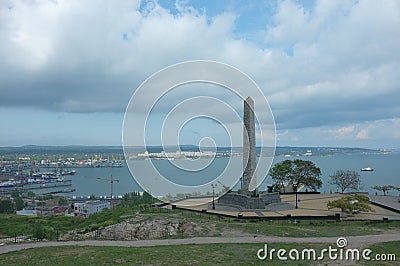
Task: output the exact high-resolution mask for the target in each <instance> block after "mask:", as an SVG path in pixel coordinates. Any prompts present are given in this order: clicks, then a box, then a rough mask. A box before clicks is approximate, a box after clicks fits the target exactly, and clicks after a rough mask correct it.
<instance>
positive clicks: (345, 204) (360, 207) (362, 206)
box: [327, 194, 373, 213]
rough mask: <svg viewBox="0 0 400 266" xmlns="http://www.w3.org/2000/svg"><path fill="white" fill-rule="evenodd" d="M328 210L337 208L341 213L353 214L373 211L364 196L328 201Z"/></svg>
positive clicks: (358, 195) (356, 195)
mask: <svg viewBox="0 0 400 266" xmlns="http://www.w3.org/2000/svg"><path fill="white" fill-rule="evenodd" d="M327 207H328V209H333V208H339V209H340V210H341V211H342V212H350V213H354V212H355V211H365V212H368V211H373V209H372V208H371V206H370V205H369V198H368V197H367V196H366V195H362V194H355V195H353V196H346V197H342V198H340V199H337V200H333V201H328V203H327Z"/></svg>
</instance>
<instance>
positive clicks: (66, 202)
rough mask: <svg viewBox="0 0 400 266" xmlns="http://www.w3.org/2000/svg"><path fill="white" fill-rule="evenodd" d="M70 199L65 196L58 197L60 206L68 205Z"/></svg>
mask: <svg viewBox="0 0 400 266" xmlns="http://www.w3.org/2000/svg"><path fill="white" fill-rule="evenodd" d="M67 205H68V200H67V199H66V198H65V197H60V198H58V206H67Z"/></svg>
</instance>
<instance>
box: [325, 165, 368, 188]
mask: <svg viewBox="0 0 400 266" xmlns="http://www.w3.org/2000/svg"><path fill="white" fill-rule="evenodd" d="M329 183H330V184H332V185H335V186H336V187H337V189H340V190H341V192H342V193H343V192H344V191H345V190H346V189H351V190H358V189H359V188H360V185H361V180H360V174H359V173H357V172H355V171H349V170H347V171H344V170H338V171H336V172H335V174H333V175H331V176H330V180H329Z"/></svg>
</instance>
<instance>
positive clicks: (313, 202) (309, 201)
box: [169, 194, 400, 220]
mask: <svg viewBox="0 0 400 266" xmlns="http://www.w3.org/2000/svg"><path fill="white" fill-rule="evenodd" d="M343 196H346V195H342V194H299V195H298V199H299V201H298V209H295V208H294V206H295V195H292V194H287V195H281V196H280V197H281V200H282V203H284V204H290V205H291V206H292V207H293V208H292V209H287V208H282V209H283V210H279V208H280V207H281V206H282V205H281V206H277V209H278V210H271V209H273V206H272V208H268V206H267V209H266V210H242V211H220V210H207V209H208V206H209V204H212V197H199V198H187V199H183V200H180V201H176V202H174V203H173V205H176V206H177V207H178V208H185V209H191V210H196V211H202V210H203V211H205V210H207V212H208V213H219V214H225V215H231V216H235V217H237V216H238V215H242V216H243V217H259V218H263V217H264V218H265V217H271V218H273V217H286V216H288V215H291V216H294V217H295V216H328V215H329V216H331V215H336V214H337V213H338V214H340V216H341V217H342V218H346V219H367V220H382V219H383V218H388V219H390V220H400V213H397V212H395V211H391V210H389V209H386V208H383V207H380V206H376V205H373V204H371V207H372V209H373V212H361V213H358V214H347V213H342V212H341V211H340V209H331V210H328V208H327V203H328V201H332V200H337V199H339V198H341V197H343ZM393 198H396V199H397V198H398V197H393ZM393 198H389V196H371V201H378V202H380V203H381V204H382V205H385V204H387V203H390V204H391V205H390V206H391V207H394V208H397V209H398V210H399V211H400V203H399V202H398V200H397V201H396V199H393ZM169 208H171V206H169Z"/></svg>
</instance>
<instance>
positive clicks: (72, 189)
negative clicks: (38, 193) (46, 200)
mask: <svg viewBox="0 0 400 266" xmlns="http://www.w3.org/2000/svg"><path fill="white" fill-rule="evenodd" d="M74 191H76V189H75V188H65V189H62V190H56V191H50V192H47V193H43V195H52V194H60V193H71V192H74Z"/></svg>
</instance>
